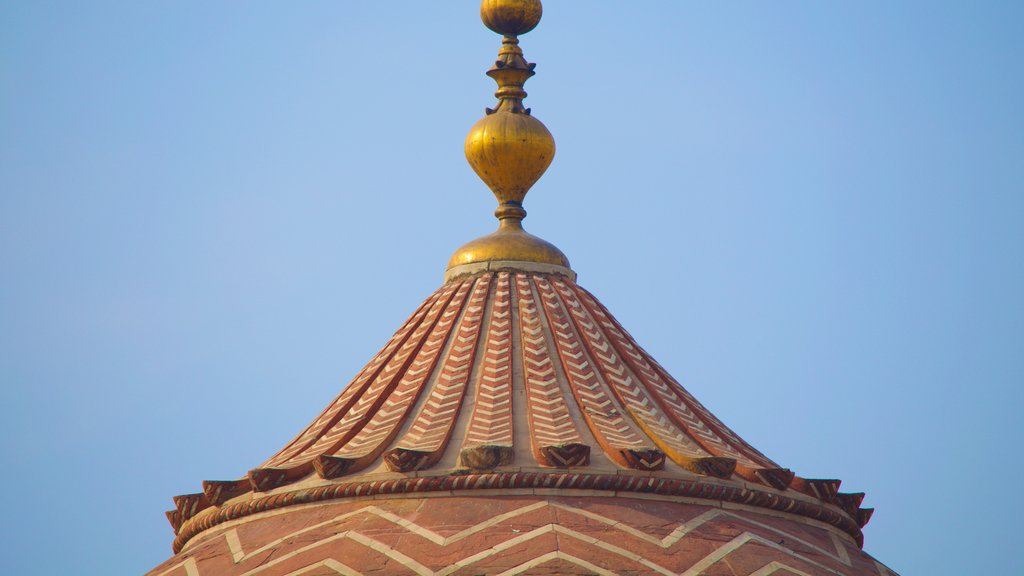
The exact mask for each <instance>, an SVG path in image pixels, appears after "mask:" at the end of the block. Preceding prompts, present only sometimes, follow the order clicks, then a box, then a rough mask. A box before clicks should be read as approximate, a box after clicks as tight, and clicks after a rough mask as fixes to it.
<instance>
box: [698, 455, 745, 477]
mask: <svg viewBox="0 0 1024 576" xmlns="http://www.w3.org/2000/svg"><path fill="white" fill-rule="evenodd" d="M690 471H691V472H696V473H697V474H701V475H703V476H713V477H715V478H729V477H730V476H732V474H733V472H735V471H736V459H735V458H724V457H722V456H709V457H707V458H696V459H694V460H693V466H692V468H691V469H690Z"/></svg>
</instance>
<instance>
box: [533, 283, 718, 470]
mask: <svg viewBox="0 0 1024 576" xmlns="http://www.w3.org/2000/svg"><path fill="white" fill-rule="evenodd" d="M553 284H554V286H555V287H556V288H557V290H558V294H559V295H560V296H561V298H562V301H563V302H565V306H566V309H567V310H569V312H570V313H571V315H572V319H573V321H574V322H575V323H576V326H577V327H578V328H579V331H580V333H581V334H582V335H583V337H584V341H585V343H586V344H587V347H588V349H589V350H590V351H591V354H592V356H593V357H594V358H595V359H596V360H597V362H598V363H599V364H600V366H601V370H602V373H603V374H604V375H605V378H606V379H608V380H609V381H610V382H611V383H612V388H613V390H614V391H615V393H616V395H617V396H618V398H619V399H620V400H621V401H622V403H623V404H624V405H625V407H626V409H627V410H628V411H629V413H630V415H631V416H632V417H633V418H634V420H635V421H636V422H637V424H639V425H640V427H641V428H643V430H644V432H646V433H647V435H648V436H650V437H651V439H652V440H654V442H655V443H656V444H657V445H658V447H659V448H661V449H662V450H663V451H664V452H665V453H666V454H667V455H668V456H669V457H670V458H672V460H673V461H674V462H676V463H677V464H679V465H680V466H682V467H683V468H685V469H687V470H690V471H692V472H696V473H698V474H706V475H712V476H717V477H720V478H728V477H729V476H731V475H732V473H733V470H734V469H735V465H736V464H735V459H732V458H726V459H723V458H721V457H718V458H714V459H712V460H709V461H707V462H703V460H705V459H707V458H713V457H714V455H713V454H712V453H709V452H708V451H707V450H706V449H705V448H704V447H703V446H701V445H700V444H699V443H697V442H695V441H694V440H693V439H692V438H691V437H690V436H689V435H688V434H687V433H686V431H685V428H683V429H680V427H679V426H678V425H677V424H675V423H673V422H672V421H671V420H670V419H669V418H668V416H667V415H666V413H665V411H664V409H663V408H662V407H661V406H660V405H659V403H658V401H657V400H656V399H655V398H652V396H651V393H650V392H649V391H648V390H647V389H646V388H645V387H644V386H643V385H642V383H641V381H640V380H639V377H638V376H637V375H636V374H635V372H633V371H632V370H628V368H629V366H628V365H627V364H626V363H624V362H623V358H622V355H621V354H620V353H618V350H617V348H616V346H615V345H614V342H612V337H613V336H607V335H606V334H605V333H604V332H603V331H602V330H601V326H600V324H599V322H598V319H597V317H595V316H594V315H593V313H592V312H590V311H589V310H588V309H587V307H586V306H584V305H583V304H582V302H580V300H579V298H578V296H577V294H576V293H575V292H574V291H573V290H572V289H571V288H570V286H569V284H568V283H566V282H564V281H562V280H558V279H556V280H554V281H553Z"/></svg>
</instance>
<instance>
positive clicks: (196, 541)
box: [149, 0, 892, 576]
mask: <svg viewBox="0 0 1024 576" xmlns="http://www.w3.org/2000/svg"><path fill="white" fill-rule="evenodd" d="M482 12H483V17H484V20H485V22H491V23H492V24H493V26H492V27H493V28H495V29H498V30H502V31H504V33H505V34H507V35H506V36H505V38H504V39H503V42H502V48H501V51H500V52H499V59H498V60H497V62H496V63H495V66H494V67H493V68H492V69H491V70H490V71H489V72H488V74H489V75H490V76H491V77H492V78H494V79H495V80H496V81H497V82H498V85H499V89H498V92H497V94H496V96H497V97H498V98H499V104H498V105H497V107H496V108H495V109H494V110H488V115H489V116H490V115H507V116H502V117H501V118H498V119H496V120H495V121H491V122H485V123H483V124H484V125H485V126H484V127H483V128H481V127H480V126H481V124H480V123H478V125H477V126H476V127H474V129H473V131H471V138H468V139H467V144H466V150H467V157H468V158H469V159H470V160H471V162H472V163H473V167H474V169H475V170H476V171H477V173H478V174H479V175H480V176H481V178H482V179H483V180H484V181H485V182H486V183H487V184H488V185H489V187H491V189H492V191H494V192H495V195H496V196H497V197H498V201H499V207H498V210H497V212H496V213H495V215H496V216H497V217H498V218H499V220H500V221H501V225H500V227H499V230H498V232H495V233H494V234H491V235H488V236H485V237H483V238H481V239H478V240H476V241H473V242H470V243H469V244H467V245H465V246H463V247H462V248H460V249H459V250H458V251H457V252H456V254H455V255H454V256H453V257H452V259H451V260H450V267H449V270H448V273H447V275H446V278H445V282H444V284H443V285H442V286H441V287H440V288H439V289H438V290H437V291H436V292H434V293H433V294H431V295H430V296H429V297H428V298H427V299H426V300H425V301H424V302H423V304H422V305H420V307H419V308H417V309H416V311H415V312H413V314H412V315H411V316H410V317H409V319H408V320H407V321H406V322H405V324H404V325H403V326H402V327H400V328H399V329H398V331H397V332H395V334H394V336H392V337H391V339H390V340H388V341H387V343H386V344H385V345H384V347H383V348H382V349H381V350H380V352H379V353H378V354H377V355H376V356H375V357H374V358H373V359H372V360H370V362H369V363H368V364H367V365H366V367H365V368H363V370H362V371H361V372H360V373H359V374H358V375H356V377H355V378H354V379H353V380H352V381H351V383H349V385H348V386H346V387H345V388H344V389H343V390H342V391H341V393H340V394H339V395H338V397H337V398H335V400H334V401H333V402H331V403H330V404H329V405H328V406H327V408H326V409H324V411H323V412H322V413H321V414H320V415H319V416H318V417H317V418H316V419H315V420H314V421H313V422H312V423H310V425H309V426H308V427H307V428H306V429H305V430H303V431H302V432H300V433H299V434H298V435H297V436H296V437H295V439H293V440H292V441H291V442H289V443H288V444H287V445H285V446H284V447H283V448H281V449H280V450H279V451H278V452H277V453H275V454H274V455H273V456H271V457H270V458H268V459H267V460H266V461H265V462H263V463H261V464H259V465H258V466H256V467H255V468H253V469H252V470H250V471H249V472H248V473H246V474H245V475H244V476H243V477H241V478H239V479H237V480H228V481H222V480H215V481H206V482H203V485H202V488H203V489H202V491H201V492H196V493H194V494H186V495H183V496H177V497H175V498H174V503H175V508H174V510H171V511H170V512H168V513H167V518H168V519H169V520H170V523H171V525H172V526H173V528H174V531H175V535H176V537H175V539H174V544H173V549H174V556H173V557H172V558H170V559H169V560H167V561H166V562H165V563H163V564H162V565H160V566H158V567H157V568H155V569H153V570H152V571H151V572H150V573H149V574H150V575H151V576H211V575H216V576H256V575H259V576H300V575H304V576H324V575H337V574H346V575H351V574H385V575H387V574H417V575H421V576H425V575H449V574H454V575H469V574H684V575H698V574H707V575H722V576H767V575H769V574H779V575H782V574H789V575H803V576H807V575H819V574H820V575H866V574H875V575H880V576H886V575H889V574H892V573H891V572H890V571H889V570H888V569H886V568H885V567H884V566H883V565H882V564H880V563H878V562H876V561H875V560H874V559H872V558H871V557H870V556H869V555H867V554H866V553H864V552H863V551H862V550H861V545H862V543H863V537H862V534H861V528H862V527H863V526H864V525H865V524H866V523H867V521H868V519H869V518H870V517H871V512H872V511H871V510H870V509H864V508H861V507H860V503H861V501H862V499H863V496H864V495H863V494H847V493H842V492H839V484H840V483H839V481H838V480H829V479H808V478H803V477H800V476H797V475H796V474H794V473H793V472H791V471H790V470H789V469H787V468H785V467H783V466H780V465H779V464H777V463H775V462H773V461H772V460H770V459H769V458H768V457H766V456H765V455H763V454H761V453H760V452H759V451H758V450H756V449H755V448H754V447H752V446H751V445H750V444H748V443H747V442H745V441H744V440H743V439H741V438H740V437H739V436H738V435H737V434H736V433H735V432H733V431H732V430H730V429H729V428H728V427H727V426H725V424H723V423H722V422H721V421H719V420H718V419H717V418H715V416H714V415H713V414H711V413H710V412H709V411H708V410H707V409H706V408H704V407H703V406H702V405H701V404H700V402H698V401H697V400H696V399H695V398H694V397H693V396H691V395H690V394H689V393H688V392H687V391H686V390H685V389H684V388H683V387H682V386H681V385H680V384H679V383H678V382H676V380H675V379H674V378H672V376H671V375H669V374H668V373H667V372H666V371H665V369H664V368H662V367H661V365H659V364H658V363H657V362H656V361H655V360H654V359H653V358H652V357H651V356H650V355H649V354H647V352H645V351H644V349H643V348H641V347H640V346H639V344H637V343H636V342H635V341H634V340H633V338H632V337H631V336H630V335H629V334H628V333H627V332H626V330H625V329H624V328H623V327H622V326H621V325H620V324H619V323H618V322H617V321H616V320H615V318H614V317H613V316H612V314H611V313H610V312H609V311H608V310H607V309H605V307H604V306H603V305H602V304H601V303H600V302H599V301H598V300H597V298H595V297H594V296H592V295H591V294H590V293H589V292H587V291H586V290H584V289H583V288H581V287H580V286H579V285H577V284H576V274H575V273H574V272H573V271H572V270H571V269H570V268H569V264H568V260H567V259H566V258H565V256H564V255H563V254H562V253H561V252H560V251H559V250H558V249H557V248H555V247H554V246H552V245H551V244H548V243H547V242H544V241H543V240H541V239H539V238H537V237H535V236H532V235H530V234H527V233H526V232H525V231H524V230H523V229H522V225H521V221H522V219H523V218H524V217H525V216H526V211H525V210H523V208H522V200H523V197H524V196H525V194H526V191H527V189H528V188H529V185H530V184H532V183H533V181H534V180H536V178H538V177H540V174H542V173H543V171H544V169H545V168H546V167H547V164H548V163H549V162H550V161H551V155H552V154H553V153H554V141H553V139H552V137H551V136H550V134H549V133H547V129H546V128H544V129H543V131H541V129H540V128H543V125H542V124H540V122H539V121H536V120H531V121H530V122H519V121H518V120H522V119H523V118H527V117H530V110H529V109H528V108H524V107H523V105H522V99H523V98H525V96H526V92H525V91H524V90H523V83H524V82H525V81H526V79H528V78H529V77H530V76H532V75H533V65H532V64H528V63H527V62H526V60H525V59H524V58H523V55H522V51H521V50H520V49H519V47H518V43H519V41H518V38H517V34H519V33H521V32H523V31H526V30H529V29H530V28H532V27H533V26H535V25H536V22H537V21H539V18H540V14H541V9H540V2H539V0H529V1H527V0H515V1H504V0H502V1H495V0H487V1H485V2H484V3H483V8H482ZM493 117H495V118H496V116H493ZM513 120H515V121H513ZM499 125H500V126H501V127H502V128H501V130H497V131H496V130H492V129H491V128H488V127H492V128H493V126H499ZM524 126H525V128H524ZM538 126H539V127H540V128H538ZM541 132H543V134H541ZM538 134H541V136H543V138H541V137H540V136H537V135H538ZM531 138H534V140H535V141H534V140H531Z"/></svg>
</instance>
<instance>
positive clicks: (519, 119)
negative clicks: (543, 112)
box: [465, 111, 555, 204]
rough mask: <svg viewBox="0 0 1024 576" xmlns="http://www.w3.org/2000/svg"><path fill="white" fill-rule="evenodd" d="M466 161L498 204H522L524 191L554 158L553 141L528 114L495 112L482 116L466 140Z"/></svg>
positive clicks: (539, 123) (546, 131)
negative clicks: (492, 193)
mask: <svg viewBox="0 0 1024 576" xmlns="http://www.w3.org/2000/svg"><path fill="white" fill-rule="evenodd" d="M465 149H466V160H468V161H469V165H470V166H472V167H473V171H474V172H476V174H477V176H479V177H480V179H481V180H483V181H484V183H485V184H487V186H488V187H489V188H490V189H491V191H492V192H494V196H495V197H496V198H497V199H498V203H499V204H506V203H508V202H515V203H517V204H522V202H523V198H524V197H525V196H526V193H527V191H529V190H530V187H531V186H533V184H534V183H535V182H537V180H538V179H540V177H541V176H542V175H543V174H544V172H545V171H546V170H547V169H548V166H550V165H551V160H552V159H553V158H554V157H555V139H554V138H553V137H552V136H551V132H548V129H547V128H546V127H545V126H544V124H543V123H542V122H541V121H540V120H537V119H536V118H534V117H533V116H530V115H528V114H522V113H514V112H506V111H498V112H495V113H494V114H488V115H487V116H484V117H483V118H481V119H480V120H479V121H477V123H476V124H474V125H473V127H472V128H470V130H469V134H468V135H467V136H466V144H465Z"/></svg>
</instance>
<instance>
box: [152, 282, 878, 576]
mask: <svg viewBox="0 0 1024 576" xmlns="http://www.w3.org/2000/svg"><path fill="white" fill-rule="evenodd" d="M527 446H529V449H527ZM593 450H598V451H600V452H599V453H600V454H602V455H603V456H604V458H595V459H593V461H592V456H595V453H594V452H593ZM441 462H448V463H452V464H453V465H454V466H455V467H452V468H451V469H449V470H444V469H439V468H441V466H440V465H439V463H441ZM550 467H553V468H560V469H562V471H545V470H544V468H550ZM578 467H587V468H586V469H585V470H575V469H576V468H578ZM680 468H682V470H680ZM566 469H568V470H566ZM623 469H629V475H627V476H623V475H622V474H623V473H624V472H626V470H623ZM683 470H685V471H688V472H690V473H695V474H698V475H702V476H713V477H716V478H719V479H721V480H722V482H720V483H717V484H716V483H707V484H702V483H701V482H697V481H694V480H693V478H694V476H693V475H692V474H688V473H687V472H684V471H683ZM380 472H390V473H392V474H397V476H392V477H390V479H389V480H387V481H378V480H377V479H375V478H376V477H371V476H368V474H375V473H380ZM583 472H586V473H585V474H584V473H583ZM314 473H316V474H317V475H319V477H320V479H323V480H334V479H338V481H339V482H342V483H341V484H328V485H326V486H320V487H318V488H316V490H315V491H314V492H310V493H304V492H302V491H301V490H293V491H284V492H270V493H269V494H268V495H262V494H255V495H254V494H252V491H254V490H255V491H257V492H268V491H272V490H274V489H275V488H278V487H281V486H284V485H286V484H289V483H293V482H298V481H300V480H303V479H306V478H309V477H310V476H311V475H312V474H314ZM403 474H407V476H403ZM645 474H646V475H649V476H647V477H645V476H643V475H645ZM560 475H561V476H560ZM638 475H639V476H638ZM736 477H739V479H742V480H746V481H747V482H740V481H737V480H736V479H735V478H736ZM645 478H646V479H645ZM320 479H315V481H317V482H322V480H320ZM421 479H422V480H421ZM549 482H554V483H556V484H554V485H552V484H548V483H549ZM723 482H724V483H723ZM757 485H761V486H765V487H768V488H769V489H760V488H756V486H757ZM444 486H448V487H449V488H442V487H444ZM502 487H505V488H508V489H537V488H545V487H557V488H566V489H568V488H573V489H577V490H599V491H620V492H623V493H626V492H628V493H638V492H651V491H656V492H659V493H662V494H672V495H677V496H685V497H700V498H708V499H712V500H716V501H728V502H732V503H738V504H742V505H750V506H759V507H763V508H768V509H771V510H774V511H781V512H784V513H787V514H795V515H797V516H800V517H805V518H811V519H814V520H818V521H822V522H825V523H827V524H830V525H832V526H835V527H837V528H838V529H840V530H842V531H844V532H846V533H847V534H849V535H850V536H852V537H853V538H854V539H855V540H857V541H860V539H861V538H862V534H861V531H860V529H859V527H861V526H863V525H864V524H866V523H867V522H868V520H869V519H870V518H871V514H872V512H873V511H872V510H871V509H870V508H862V507H861V503H862V499H863V495H861V494H846V493H840V492H839V491H838V488H839V481H838V480H815V479H806V478H800V477H797V476H796V475H795V474H793V472H791V471H790V470H787V469H785V468H781V467H779V466H778V465H777V464H775V463H774V462H772V461H771V460H769V459H768V458H766V457H764V456H763V455H762V454H761V453H760V452H758V451H757V450H755V449H754V448H752V447H750V445H749V444H747V443H746V442H744V441H742V440H741V439H739V437H738V436H737V435H736V434H735V433H734V432H732V431H731V430H729V429H728V428H727V427H725V426H724V425H723V424H722V423H721V422H719V421H718V420H717V419H716V418H715V417H714V416H713V415H711V414H710V413H709V412H708V411H707V410H706V409H705V408H704V407H703V406H701V405H700V403H699V402H697V401H696V400H695V399H694V398H693V397H692V396H691V395H690V394H689V393H688V392H687V391H686V390H684V389H683V388H682V387H681V386H680V385H679V384H678V383H677V382H676V381H675V380H674V379H672V377H671V376H669V375H668V374H667V373H666V372H665V370H664V368H662V367H661V366H660V365H658V364H657V362H655V361H654V359H653V358H651V357H650V355H649V354H647V353H646V352H645V351H644V350H643V349H642V348H641V347H640V346H639V345H638V344H637V343H636V342H635V341H634V340H633V339H632V337H631V336H629V334H628V333H627V332H626V331H625V329H623V328H622V326H621V325H620V324H619V323H618V322H617V321H616V320H615V319H614V318H613V317H612V316H611V314H610V313H609V312H608V311H607V310H606V309H605V308H604V306H602V305H601V303H600V302H598V301H597V299H596V298H594V297H593V296H592V295H591V294H589V293H588V292H587V291H585V290H584V289H582V288H580V287H579V286H578V285H576V284H575V282H573V281H572V280H571V279H569V278H568V277H565V276H561V275H558V274H540V273H527V272H522V271H508V270H501V271H496V272H482V273H478V274H475V275H472V276H465V277H461V278H459V279H456V280H454V281H452V282H449V283H448V284H446V285H444V286H442V287H441V288H440V289H439V290H438V291H436V292H435V293H434V294H432V295H431V296H430V297H429V298H427V300H426V301H425V302H424V303H423V304H422V305H421V306H420V307H419V308H418V309H417V310H416V312H415V313H413V314H412V315H411V316H410V317H409V319H408V320H406V322H405V324H404V325H403V326H402V328H401V329H400V330H399V331H398V332H396V333H395V335H394V336H392V337H391V339H390V340H388V342H387V343H386V344H385V346H384V348H383V349H382V350H381V351H380V352H379V353H378V354H377V355H376V356H375V357H374V359H373V360H372V361H371V362H370V363H369V364H367V365H366V366H365V367H364V368H363V370H362V371H361V372H360V373H359V375H358V376H356V378H355V379H354V380H353V381H352V382H351V384H350V385H349V386H348V387H347V388H346V389H345V390H344V391H343V392H342V393H341V394H340V395H339V396H338V397H337V398H336V399H335V400H334V401H333V402H332V403H331V404H330V405H329V406H328V408H327V409H326V410H324V412H323V413H321V414H320V416H318V417H317V418H316V419H315V420H314V421H313V423H312V424H310V426H309V427H307V428H306V429H305V430H304V431H303V432H302V433H301V434H299V435H298V436H297V437H296V438H295V439H294V440H292V441H291V442H290V443H288V445H286V446H285V447H284V448H283V449H282V450H280V451H279V452H278V453H277V454H275V456H273V457H272V458H270V459H269V460H267V461H266V462H265V463H264V464H263V465H262V466H260V467H258V468H256V469H253V470H251V471H250V472H249V473H248V475H247V476H246V477H245V478H243V479H241V480H228V481H206V482H204V483H203V491H202V492H199V493H194V494H185V495H182V496H179V497H176V498H175V507H174V509H173V510H171V511H170V512H168V513H167V519H168V521H169V522H170V524H171V526H172V527H173V528H174V530H175V534H176V535H177V537H176V540H175V547H180V546H183V545H185V544H186V543H187V542H188V541H189V539H191V538H193V537H195V536H197V535H199V534H201V533H202V532H203V531H204V530H206V529H208V528H211V527H213V526H216V525H217V524H219V523H222V522H225V521H229V520H232V519H237V518H239V517H241V516H244V515H249V514H254V513H258V512H260V511H262V510H266V509H275V510H276V509H279V508H281V507H282V506H286V505H291V504H292V503H301V502H304V501H306V502H309V501H314V500H321V499H331V498H343V497H345V498H347V497H353V496H363V495H368V494H369V493H370V492H373V493H374V494H378V495H386V494H390V493H393V491H401V492H410V491H411V492H424V493H426V492H435V491H437V490H440V489H453V490H454V489H458V490H478V489H488V490H491V489H496V488H502ZM783 491H785V492H783ZM580 557H581V558H585V556H580ZM556 560H557V562H562V563H564V562H567V561H568V560H566V559H565V558H559V559H556ZM556 560H551V561H552V562H555V561H556ZM530 561H531V562H532V561H533V560H530Z"/></svg>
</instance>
